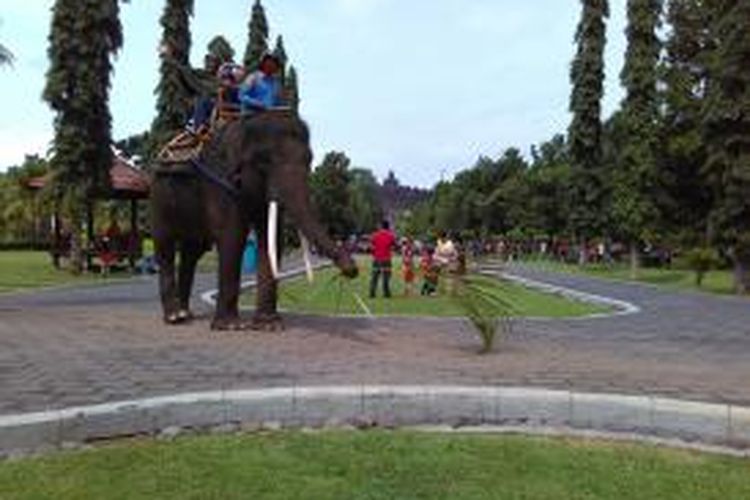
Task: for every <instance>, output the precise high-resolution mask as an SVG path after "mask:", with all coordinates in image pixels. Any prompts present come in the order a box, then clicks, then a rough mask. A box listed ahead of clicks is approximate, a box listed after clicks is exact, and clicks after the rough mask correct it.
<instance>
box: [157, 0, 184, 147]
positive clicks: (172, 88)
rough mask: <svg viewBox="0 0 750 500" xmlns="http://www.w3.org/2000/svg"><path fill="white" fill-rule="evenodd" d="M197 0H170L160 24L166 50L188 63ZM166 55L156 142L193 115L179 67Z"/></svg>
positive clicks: (175, 58) (170, 134)
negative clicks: (191, 21)
mask: <svg viewBox="0 0 750 500" xmlns="http://www.w3.org/2000/svg"><path fill="white" fill-rule="evenodd" d="M193 5H194V0H167V2H166V4H165V7H164V13H163V14H162V16H161V19H160V21H159V22H160V24H161V26H162V28H163V34H162V41H161V43H162V50H166V51H168V53H169V59H171V60H172V61H174V62H176V63H177V64H180V65H184V66H187V65H188V64H189V63H190V45H191V35H190V18H191V17H192V15H193ZM167 59H168V58H166V57H165V58H163V60H162V62H161V68H160V79H159V84H158V85H157V87H156V96H157V97H156V111H157V115H156V118H155V119H154V122H153V124H152V127H151V132H152V136H153V140H154V141H155V144H158V143H162V142H164V141H166V140H167V139H168V138H169V137H170V136H172V135H174V134H175V132H177V131H178V130H180V129H182V128H183V127H184V126H185V123H187V121H188V118H189V117H190V113H191V107H192V97H191V96H190V95H189V94H188V92H187V90H186V89H185V86H184V85H183V84H182V82H181V76H180V72H179V69H178V68H177V67H175V64H174V63H172V62H170V61H169V60H167Z"/></svg>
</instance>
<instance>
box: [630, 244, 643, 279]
mask: <svg viewBox="0 0 750 500" xmlns="http://www.w3.org/2000/svg"><path fill="white" fill-rule="evenodd" d="M640 267H641V256H640V252H639V251H638V243H631V244H630V279H632V280H635V279H638V270H639V269H640Z"/></svg>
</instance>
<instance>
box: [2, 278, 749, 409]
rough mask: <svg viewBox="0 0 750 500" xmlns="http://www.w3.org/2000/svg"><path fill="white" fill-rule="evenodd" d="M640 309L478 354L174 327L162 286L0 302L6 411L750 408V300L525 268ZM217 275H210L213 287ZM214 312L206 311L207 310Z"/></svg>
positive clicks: (443, 325) (311, 330)
mask: <svg viewBox="0 0 750 500" xmlns="http://www.w3.org/2000/svg"><path fill="white" fill-rule="evenodd" d="M511 270H512V271H513V272H514V273H516V274H519V275H523V276H526V277H529V278H533V279H537V280H541V281H546V282H549V283H554V284H558V285H562V286H568V287H571V288H575V289H578V290H581V291H585V292H590V293H596V294H601V295H606V296H611V297H613V298H617V299H622V300H627V301H631V302H634V303H636V304H637V305H639V306H641V307H642V309H643V311H642V313H640V314H638V315H633V316H627V317H614V318H602V319H591V320H580V319H578V320H549V321H531V320H525V321H519V322H518V323H517V324H516V325H515V331H514V334H513V336H512V337H511V338H510V339H508V340H507V341H506V342H505V343H504V344H503V345H502V346H501V348H500V349H499V350H498V352H497V353H495V354H492V355H488V356H478V355H476V349H477V347H478V340H477V339H476V338H475V337H474V336H473V334H472V333H471V330H470V329H469V328H468V327H467V326H466V325H464V324H463V323H462V322H461V321H457V320H432V319H424V320H417V319H408V320H407V319H403V320H394V319H376V320H367V319H331V318H314V317H301V316H294V317H287V326H288V328H287V330H286V331H285V332H283V333H275V334H266V333H255V332H247V333H231V334H227V333H221V334H217V333H212V332H210V331H209V330H208V323H207V317H204V318H201V319H200V320H199V321H197V322H196V323H194V324H193V325H190V326H188V327H185V328H180V329H173V328H167V327H165V326H163V325H162V324H161V322H160V320H159V315H158V309H157V303H156V296H157V294H156V282H155V280H154V279H151V278H147V279H142V280H138V281H134V282H130V283H127V284H117V285H113V286H107V287H94V288H91V287H89V288H81V289H64V290H55V291H46V292H39V293H36V294H27V295H18V296H3V297H0V414H10V413H17V412H26V411H34V410H42V409H54V408H62V407H66V406H70V405H81V404H92V403H101V402H108V401H119V400H125V399H132V398H139V397H145V396H156V395H164V394H171V393H175V392H186V391H196V390H214V389H242V388H255V387H277V386H290V385H317V384H346V385H351V384H360V383H362V384H364V383H366V384H377V383H383V384H441V383H442V384H463V385H474V384H484V385H527V386H539V387H549V388H573V389H577V390H585V391H595V392H596V391H606V392H624V393H646V394H655V395H668V396H671V397H678V398H685V399H695V400H704V401H712V402H728V403H735V404H741V405H750V301H747V300H741V299H736V298H731V297H715V296H709V295H703V294H698V293H677V292H666V291H663V290H658V289H655V288H652V287H648V286H642V285H631V284H624V283H615V282H608V281H602V280H597V279H592V278H588V277H582V276H567V275H559V274H552V273H546V272H542V271H538V270H531V269H524V268H513V269H511ZM213 281H214V280H213V279H212V278H211V277H205V276H203V277H201V278H200V279H199V287H198V288H199V289H200V290H205V289H206V288H208V287H210V285H211V284H212V282H213ZM200 309H201V310H202V312H203V313H204V314H207V313H208V310H207V309H206V308H205V307H201V308H200Z"/></svg>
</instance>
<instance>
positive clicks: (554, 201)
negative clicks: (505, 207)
mask: <svg viewBox="0 0 750 500" xmlns="http://www.w3.org/2000/svg"><path fill="white" fill-rule="evenodd" d="M532 157H533V163H532V165H531V168H530V169H529V172H528V174H527V179H526V181H527V183H528V196H527V198H526V200H524V206H525V210H526V211H527V214H528V215H527V224H529V226H530V229H532V230H533V232H534V233H536V234H541V235H546V236H548V237H555V236H562V235H563V234H564V232H565V230H566V229H567V214H568V212H569V210H570V209H569V207H568V206H567V201H568V200H567V198H566V194H567V191H566V186H568V185H569V184H570V175H571V173H570V172H571V170H570V159H569V155H568V148H567V144H566V143H565V137H564V136H563V135H556V136H555V137H553V138H552V139H551V140H550V141H547V142H544V143H542V144H541V145H540V146H539V147H538V148H537V147H534V148H532Z"/></svg>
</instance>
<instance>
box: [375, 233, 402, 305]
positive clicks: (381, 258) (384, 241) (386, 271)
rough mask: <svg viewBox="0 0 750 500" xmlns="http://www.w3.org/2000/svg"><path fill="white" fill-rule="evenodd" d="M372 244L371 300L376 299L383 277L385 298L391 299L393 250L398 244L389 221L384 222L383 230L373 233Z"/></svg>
mask: <svg viewBox="0 0 750 500" xmlns="http://www.w3.org/2000/svg"><path fill="white" fill-rule="evenodd" d="M371 244H372V279H371V280H370V298H372V299H374V298H375V295H376V294H375V292H376V291H377V289H378V280H379V279H380V275H381V274H382V275H383V296H384V297H385V298H390V297H391V286H390V284H391V250H392V249H393V246H394V245H395V244H396V235H395V234H393V232H392V231H391V229H390V224H389V223H388V221H383V224H382V226H381V229H380V230H378V231H376V232H375V233H373V235H372V238H371Z"/></svg>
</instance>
